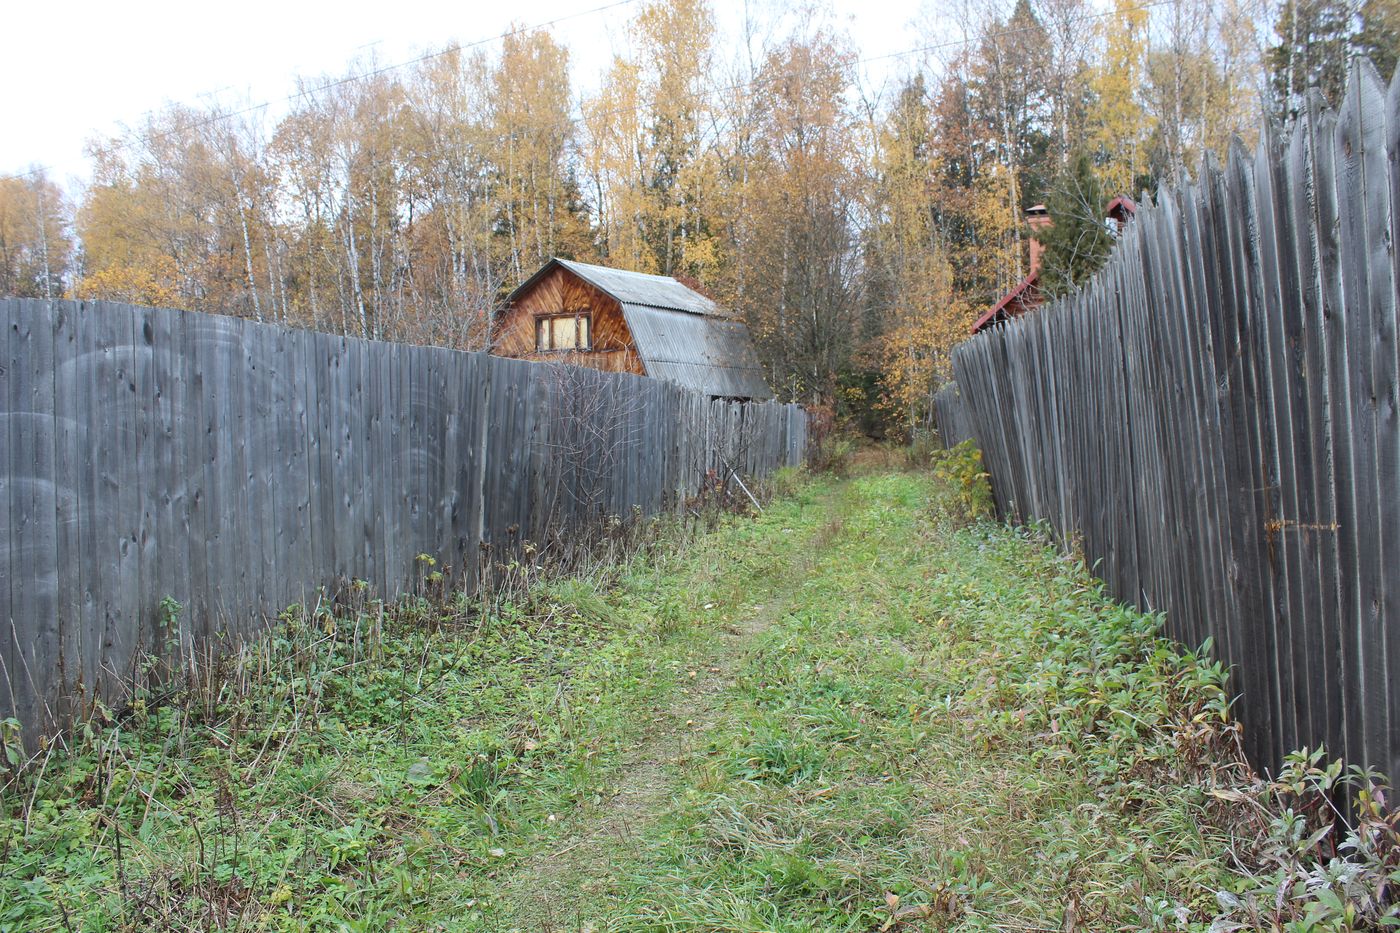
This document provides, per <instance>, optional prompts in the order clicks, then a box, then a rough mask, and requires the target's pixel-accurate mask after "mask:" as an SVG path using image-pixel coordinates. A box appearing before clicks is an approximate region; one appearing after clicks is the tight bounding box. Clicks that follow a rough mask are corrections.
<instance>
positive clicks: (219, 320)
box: [0, 300, 806, 738]
mask: <svg viewBox="0 0 1400 933" xmlns="http://www.w3.org/2000/svg"><path fill="white" fill-rule="evenodd" d="M0 321H3V323H4V328H5V329H4V334H3V336H0V376H2V378H0V549H3V550H2V551H0V607H3V609H0V612H3V614H4V615H3V623H4V625H3V630H2V631H0V634H3V637H2V638H0V719H3V718H7V717H9V716H15V717H17V718H18V719H19V720H20V721H21V722H22V723H24V724H25V726H26V727H27V734H28V735H29V736H30V737H31V738H32V737H33V736H36V735H37V734H39V733H40V732H41V731H44V730H47V729H50V728H52V727H54V726H61V725H64V724H66V723H67V722H68V721H69V720H70V718H71V717H72V716H74V715H80V714H81V712H82V710H83V708H84V707H85V701H86V700H88V699H90V698H91V697H92V696H93V695H96V696H98V697H101V698H103V699H104V700H105V701H106V702H108V703H113V702H117V701H119V700H120V698H121V697H122V696H123V695H124V693H125V691H126V690H128V689H129V686H130V684H131V682H132V679H133V677H134V672H133V669H134V667H135V666H136V664H137V660H138V657H139V652H140V651H142V650H145V651H151V652H156V653H160V652H161V651H162V650H164V649H165V648H166V646H168V645H170V644H171V640H172V639H178V644H179V645H180V646H181V650H182V651H189V650H191V649H192V648H194V647H195V646H198V645H205V646H207V645H209V644H211V643H216V642H219V641H220V640H222V639H225V638H230V637H233V638H236V637H237V636H240V635H244V634H247V633H250V632H254V631H257V630H258V629H259V628H260V627H261V626H262V625H263V623H264V620H265V619H266V618H267V617H268V616H269V615H272V614H275V613H277V612H278V611H280V610H281V609H283V608H284V607H286V606H287V605H289V604H292V603H298V602H306V601H308V600H313V599H315V598H316V597H317V594H318V592H319V591H320V590H321V589H322V588H335V587H337V586H339V585H341V584H343V583H344V582H346V581H350V580H355V579H362V580H366V581H368V582H369V583H370V584H371V585H372V586H373V588H374V590H375V591H376V592H377V593H378V594H380V595H383V596H385V597H387V598H390V599H392V598H394V597H395V596H397V595H399V594H402V593H405V592H408V591H410V590H411V589H412V588H413V586H414V584H415V581H416V580H417V579H418V576H419V574H420V572H421V568H419V567H418V566H416V562H415V558H416V556H417V555H418V554H422V553H426V554H430V555H433V556H434V557H436V558H437V559H438V561H439V562H440V563H439V569H441V568H443V567H445V568H446V569H447V572H448V573H449V574H450V576H451V577H452V580H453V582H454V583H456V584H459V585H462V586H466V587H471V586H473V585H474V584H475V582H476V580H477V573H478V564H479V562H480V561H481V560H482V555H483V554H486V555H487V556H488V557H489V558H490V559H493V560H507V559H509V557H510V556H511V555H512V554H513V553H514V552H515V549H516V548H518V547H519V546H520V545H521V543H522V542H524V541H525V540H527V539H528V540H531V541H534V542H536V543H545V544H546V545H547V546H548V544H549V543H550V542H553V544H554V545H559V543H560V542H561V541H564V540H566V539H568V540H571V539H573V538H575V537H577V533H578V531H579V529H581V528H585V527H587V525H588V523H590V522H597V521H598V520H599V519H600V518H601V517H602V516H604V515H630V514H632V512H633V510H634V509H637V510H640V512H641V513H643V514H648V515H650V514H655V513H657V512H659V511H661V510H662V509H665V508H668V507H673V506H674V505H675V504H676V503H678V502H679V501H680V500H681V499H682V497H684V496H687V495H690V494H693V493H694V492H696V491H697V489H698V488H699V486H700V484H701V482H702V481H703V478H704V475H705V473H706V471H707V470H711V469H715V470H718V469H721V468H722V466H723V464H725V463H733V464H734V465H736V466H737V467H738V468H739V469H741V470H743V471H746V472H747V473H749V474H751V475H760V474H763V473H766V472H768V471H770V470H772V469H774V468H775V467H778V466H782V465H785V464H796V463H798V462H800V460H801V459H802V457H803V455H804V451H805V446H806V415H805V413H804V412H803V411H802V409H800V408H799V407H797V406H785V405H777V404H771V403H769V404H754V405H743V406H738V405H728V404H725V403H721V402H710V401H708V400H707V399H705V398H703V397H700V396H697V395H694V394H692V393H687V392H686V391H684V390H682V389H679V388H677V387H675V386H673V385H670V384H667V383H662V382H658V381H656V380H653V379H646V378H642V377H637V376H631V375H625V374H613V373H601V372H596V371H593V370H585V369H580V368H578V367H569V366H548V365H540V364H531V363H524V362H520V361H516V360H506V359H500V358H497V357H490V356H487V355H485V354H473V353H461V352H456V351H452V350H444V349H437V348H432V347H414V346H405V345H400V344H391V343H382V342H372V341H364V340H357V339H350V338H343V337H337V336H333V335H330V334H324V333H316V332H312V331H304V330H292V329H286V328H282V327H275V326H265V325H259V324H254V323H251V322H248V321H243V320H239V319H236V318H231V317H218V316H211V315H204V314H194V313H189V312H182V311H172V310H159V309H151V308H134V307H128V306H124V305H113V304H105V303H79V302H52V303H49V302H41V301H20V300H5V301H0ZM569 532H573V533H572V534H569ZM165 597H170V598H172V599H174V600H176V601H178V602H179V603H180V604H181V605H183V606H184V607H185V609H184V612H183V613H182V614H181V615H180V616H179V620H178V631H172V632H165V631H162V630H161V627H160V625H161V612H160V605H161V601H162V599H164V598H165Z"/></svg>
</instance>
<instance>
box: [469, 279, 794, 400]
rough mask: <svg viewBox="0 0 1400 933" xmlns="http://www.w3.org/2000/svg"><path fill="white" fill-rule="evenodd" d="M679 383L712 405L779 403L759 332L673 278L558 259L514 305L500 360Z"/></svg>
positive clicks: (498, 350)
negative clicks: (715, 401) (766, 374)
mask: <svg viewBox="0 0 1400 933" xmlns="http://www.w3.org/2000/svg"><path fill="white" fill-rule="evenodd" d="M491 352H493V353H495V354H496V355H497V356H506V357H512V358H514V359H522V360H535V361H557V362H565V363H571V364H574V365H578V366H591V367H593V368H595V369H606V370H611V371H615V372H627V373H635V374H636V375H639V376H650V377H652V378H655V379H664V380H666V381H668V382H674V383H676V384H678V385H681V386H683V387H685V388H687V389H692V390H694V391H697V392H701V393H704V394H705V395H708V396H710V397H711V398H726V399H743V400H762V399H770V398H772V397H773V393H772V391H771V390H770V389H769V388H768V384H767V382H766V381H765V380H764V378H763V368H762V366H761V365H760V364H759V362H758V356H757V354H756V353H755V352H754V347H753V340H752V339H751V337H750V335H749V330H748V328H747V327H746V326H744V324H743V323H742V322H741V321H736V320H734V319H733V318H731V317H729V316H728V315H726V314H725V313H724V312H723V311H722V310H721V309H720V308H719V306H718V305H716V304H715V302H714V301H713V300H711V299H710V298H708V297H707V296H705V295H702V294H700V293H699V292H697V291H695V290H694V289H692V288H689V287H687V286H686V285H684V284H682V283H681V282H678V281H676V280H675V279H673V278H670V277H669V276H664V275H646V274H644V273H641V272H625V271H623V270H621V269H609V268H607V267H606V266H594V265H589V264H588V263H582V262H573V261H572V260H568V259H551V260H550V261H549V262H547V263H545V264H544V266H543V267H542V268H541V269H540V270H539V271H538V272H536V273H535V274H534V275H532V276H530V278H528V279H527V280H526V281H525V282H524V283H523V284H521V285H520V287H519V288H517V289H516V290H515V291H513V292H511V294H510V296H509V297H508V298H507V299H506V307H505V310H504V311H503V312H502V313H501V315H500V317H499V319H498V322H497V327H496V339H495V342H494V344H493V347H492V351H491Z"/></svg>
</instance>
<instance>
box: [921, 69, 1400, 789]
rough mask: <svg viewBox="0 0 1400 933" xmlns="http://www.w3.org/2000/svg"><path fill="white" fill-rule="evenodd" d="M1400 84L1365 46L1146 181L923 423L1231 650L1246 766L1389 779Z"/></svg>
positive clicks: (1228, 657)
mask: <svg viewBox="0 0 1400 933" xmlns="http://www.w3.org/2000/svg"><path fill="white" fill-rule="evenodd" d="M1397 234H1400V83H1392V85H1391V87H1390V89H1389V93H1388V94H1387V91H1386V88H1385V87H1384V86H1383V85H1382V84H1381V82H1380V80H1379V78H1378V77H1377V76H1376V74H1375V71H1374V69H1373V68H1372V67H1371V66H1370V64H1369V63H1364V62H1363V63H1360V64H1358V65H1357V67H1356V68H1355V69H1354V71H1353V74H1352V76H1351V82H1350V85H1349V88H1348V91H1347V94H1346V98H1345V101H1344V102H1343V103H1342V105H1341V106H1340V107H1339V108H1338V110H1337V111H1335V112H1331V111H1328V110H1327V109H1326V108H1325V107H1324V106H1323V105H1322V103H1321V102H1320V100H1319V99H1318V98H1317V97H1316V96H1314V97H1313V98H1312V99H1310V101H1309V105H1308V107H1307V110H1306V113H1304V114H1303V115H1302V117H1301V118H1300V119H1299V120H1298V121H1297V122H1296V124H1295V125H1294V126H1293V127H1292V128H1291V129H1290V130H1289V131H1288V132H1286V133H1284V132H1280V131H1276V130H1274V129H1272V128H1270V129H1268V130H1267V131H1266V133H1265V135H1264V140H1263V142H1261V143H1260V145H1259V147H1258V150H1257V151H1256V152H1255V153H1254V154H1253V155H1252V156H1251V155H1250V154H1248V153H1246V152H1245V151H1243V150H1242V149H1239V148H1237V149H1236V150H1234V151H1232V152H1231V154H1230V156H1229V159H1228V164H1227V165H1226V166H1225V167H1224V169H1223V171H1222V170H1218V169H1217V168H1215V167H1210V166H1208V167H1207V170H1206V171H1205V172H1203V177H1202V178H1201V180H1200V181H1199V182H1197V183H1190V182H1187V181H1182V182H1180V183H1178V184H1177V185H1176V186H1175V187H1174V189H1172V190H1164V191H1163V192H1162V193H1161V194H1160V195H1159V196H1158V198H1157V202H1156V204H1155V206H1144V208H1143V210H1142V211H1141V212H1140V213H1139V215H1138V219H1137V222H1136V224H1135V225H1134V226H1133V227H1132V228H1131V229H1130V230H1129V231H1128V232H1127V234H1126V235H1125V236H1124V238H1123V240H1122V241H1121V242H1120V243H1119V244H1118V246H1117V248H1116V251H1115V252H1114V254H1113V256H1112V257H1111V258H1110V260H1109V263H1108V265H1107V268H1106V269H1105V270H1104V271H1103V272H1102V273H1100V274H1099V275H1098V277H1097V278H1096V279H1095V280H1094V281H1093V282H1092V283H1091V284H1090V286H1089V287H1087V288H1085V289H1084V290H1082V291H1081V292H1079V293H1078V294H1076V295H1074V296H1073V297H1070V298H1067V299H1065V300H1062V301H1059V302H1057V303H1055V304H1053V305H1051V306H1048V307H1046V308H1044V309H1042V310H1040V311H1037V312H1035V313H1033V314H1030V315H1027V316H1025V317H1023V318H1021V319H1020V320H1017V321H1015V322H1013V323H1011V324H1009V325H1008V326H1006V327H1003V328H1000V329H998V330H996V331H993V332H989V333H986V334H984V335H981V336H979V337H976V338H974V339H973V340H971V341H969V342H968V343H966V344H964V345H963V346H962V347H961V348H960V349H959V350H958V351H957V352H956V353H955V357H954V369H955V373H956V381H957V392H956V393H949V394H944V395H940V396H939V397H938V400H937V403H938V408H939V420H940V424H941V425H942V429H943V431H944V432H945V436H946V439H947V440H949V441H951V442H956V441H957V440H959V439H961V438H962V437H963V436H966V435H968V434H970V435H971V436H973V437H975V438H976V440H977V442H978V444H979V445H980V446H981V448H982V450H983V454H984V457H985V462H986V464H987V468H988V471H989V472H990V474H991V476H992V479H993V488H994V491H995V494H996V497H997V501H998V504H999V507H1000V508H1001V509H1002V510H1003V511H1004V512H1005V514H1006V515H1007V516H1009V517H1011V518H1013V519H1019V520H1027V519H1033V518H1034V519H1042V520H1045V521H1047V522H1048V523H1049V524H1050V525H1051V526H1052V527H1053V528H1054V529H1055V530H1056V531H1057V532H1058V533H1059V534H1060V535H1061V536H1063V537H1064V538H1066V539H1073V540H1076V541H1078V542H1081V543H1082V546H1083V550H1084V553H1085V555H1086V557H1087V558H1088V559H1089V561H1090V562H1091V563H1092V564H1093V565H1094V566H1095V568H1096V572H1097V573H1098V575H1099V576H1100V577H1101V578H1102V579H1104V580H1105V581H1106V582H1107V583H1108V584H1109V586H1110V588H1111V590H1112V591H1113V593H1114V594H1116V595H1117V596H1119V597H1121V598H1123V599H1125V600H1128V601H1131V602H1134V603H1137V604H1138V605H1140V606H1144V607H1148V608H1151V609H1159V610H1164V611H1165V612H1166V614H1167V625H1168V630H1169V631H1170V633H1171V634H1173V635H1174V636H1175V637H1177V638H1178V639H1180V640H1181V641H1184V642H1186V643H1188V644H1193V645H1194V644H1200V643H1201V642H1203V641H1204V640H1205V639H1206V638H1207V637H1210V638H1213V639H1214V644H1215V650H1216V653H1217V654H1218V656H1219V657H1220V658H1222V659H1223V660H1225V661H1227V662H1228V663H1229V664H1231V665H1232V666H1233V668H1234V678H1235V679H1234V681H1233V683H1234V686H1235V688H1236V689H1237V691H1238V693H1239V695H1240V702H1239V705H1238V707H1237V709H1238V714H1239V716H1240V718H1241V720H1242V722H1243V723H1244V725H1245V727H1246V741H1247V745H1248V749H1249V751H1250V754H1251V756H1252V758H1253V759H1254V761H1255V763H1256V765H1257V766H1262V767H1265V768H1270V769H1272V768H1276V767H1277V766H1278V764H1279V762H1280V760H1281V757H1282V756H1283V755H1284V754H1286V753H1287V752H1288V751H1289V750H1291V749H1294V748H1297V747H1300V746H1304V745H1309V746H1313V747H1315V746H1316V745H1317V744H1318V743H1319V742H1325V743H1326V744H1327V746H1328V748H1329V750H1331V751H1332V752H1334V753H1338V754H1344V755H1345V757H1346V758H1347V759H1348V760H1349V761H1350V762H1352V763H1353V764H1359V765H1367V766H1371V767H1375V768H1380V769H1383V770H1387V771H1388V772H1389V773H1390V774H1391V775H1392V776H1396V777H1400V431H1397V408H1400V399H1397V383H1400V376H1397V371H1398V370H1400V364H1398V363H1397V347H1396V305H1397V281H1398V280H1397V254H1396V249H1395V244H1396V237H1397Z"/></svg>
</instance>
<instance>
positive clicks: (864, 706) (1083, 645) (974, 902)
mask: <svg viewBox="0 0 1400 933" xmlns="http://www.w3.org/2000/svg"><path fill="white" fill-rule="evenodd" d="M946 494H947V493H946V491H945V490H943V489H941V488H940V487H938V486H937V485H936V484H935V483H934V481H933V480H931V479H928V478H924V477H919V476H916V475H913V474H888V475H874V476H863V477H858V478H855V479H851V480H843V481H837V480H823V481H820V482H816V483H813V484H810V485H808V486H805V487H803V488H801V489H799V490H798V491H797V492H796V493H795V494H793V495H791V496H789V497H786V498H783V499H780V500H778V501H777V502H775V503H774V504H773V505H772V506H770V507H769V508H768V510H767V511H766V512H765V513H764V514H763V515H762V516H761V517H759V518H757V519H732V520H728V521H726V522H725V523H724V524H723V526H722V527H721V528H720V529H719V530H718V531H716V532H714V533H711V534H708V535H705V536H702V537H701V538H699V539H697V540H695V541H693V542H690V543H689V544H687V545H685V546H683V547H680V548H678V549H676V550H675V551H674V552H673V553H670V554H668V555H667V556H665V557H663V558H658V559H655V560H652V561H650V562H639V563H637V564H635V565H633V566H630V567H628V568H626V569H625V571H623V572H622V573H621V574H620V575H619V576H617V577H615V578H614V579H612V580H611V581H609V582H608V583H607V584H606V585H601V584H599V583H597V582H589V581H580V580H565V581H559V582H556V583H553V584H549V585H542V586H539V587H537V588H536V589H535V591H533V592H532V593H531V594H530V596H529V597H528V598H527V599H525V600H524V601H522V602H521V603H520V604H519V605H517V606H513V607H507V608H506V610H505V612H504V613H503V615H502V616H501V617H500V618H499V619H495V620H493V621H492V622H491V623H490V624H489V625H487V626H482V625H481V624H480V623H476V624H475V627H468V628H467V629H463V628H462V627H461V625H459V624H456V623H454V622H452V619H453V618H455V617H454V616H453V614H452V613H451V612H448V613H447V617H446V618H443V616H442V613H441V612H440V611H439V610H434V609H431V608H430V607H428V606H427V605H426V604H422V605H418V606H416V607H412V606H411V607H407V608H405V609H401V610H399V611H398V612H397V613H393V614H391V616H390V618H389V619H388V620H387V621H386V623H385V627H384V631H383V632H382V634H378V635H377V636H376V637H374V638H369V637H366V638H363V639H362V638H361V634H362V625H363V623H364V617H363V616H358V617H353V618H352V617H345V616H340V617H336V616H325V617H322V616H319V615H318V616H314V617H307V618H304V619H302V620H301V621H300V622H295V621H294V622H289V623H288V628H287V631H286V632H284V633H283V634H282V635H279V636H278V638H277V639H273V640H272V642H270V645H271V647H269V648H268V649H267V651H266V653H265V654H263V655H259V656H258V660H257V664H258V669H259V670H261V671H268V670H274V671H283V672H285V676H283V675H282V674H279V675H277V676H276V677H273V678H272V679H271V680H266V679H264V680H255V679H252V678H247V679H245V680H246V681H247V683H252V684H253V685H252V686H247V685H246V684H245V687H244V688H243V689H242V692H240V691H239V690H234V689H232V688H227V689H225V690H224V693H223V694H221V697H222V699H220V700H219V701H218V702H217V703H204V704H200V703H191V704H188V706H187V707H186V708H177V709H166V710H162V711H160V712H158V713H156V714H151V715H141V716H138V717H137V719H136V721H134V722H132V723H128V724H127V725H126V726H125V727H124V728H120V729H116V730H109V731H107V732H101V733H97V734H96V735H95V736H93V737H92V739H91V740H90V741H89V743H88V744H86V745H81V746H80V747H79V749H78V750H77V751H76V752H74V753H73V754H72V755H67V756H59V760H57V761H55V762H54V763H53V764H52V765H51V766H50V767H49V768H48V769H47V771H46V774H45V776H44V778H43V779H42V780H41V781H40V782H39V784H38V785H37V786H32V787H24V788H20V789H19V793H16V788H13V787H12V788H9V789H7V791H6V793H7V796H6V797H5V800H4V802H5V807H6V811H5V813H6V816H5V821H4V822H3V823H0V853H3V858H4V863H3V865H0V868H3V869H4V870H3V871H0V878H2V879H3V880H0V930H7V929H16V930H19V929H24V930H31V929H33V930H63V929H68V928H81V929H91V930H104V929H111V930H117V929H209V928H227V929H264V930H308V931H309V930H342V929H343V930H384V929H396V930H483V931H484V930H502V931H506V930H521V931H531V933H533V931H564V930H569V931H593V933H601V931H605V930H617V931H643V930H646V931H653V930H654V931H681V930H691V931H715V933H720V931H735V933H757V931H772V933H779V931H781V933H797V931H846V930H849V931H873V930H942V929H960V930H979V929H981V930H1067V929H1082V930H1110V929H1132V930H1137V929H1181V928H1184V927H1190V926H1193V925H1194V926H1197V927H1198V928H1200V929H1205V928H1206V927H1207V926H1208V925H1209V917H1210V916H1211V914H1212V913H1213V911H1214V908H1215V903H1216V902H1215V891H1216V890H1217V889H1219V888H1221V887H1225V886H1227V885H1229V884H1230V883H1231V876H1230V874H1229V872H1228V871H1227V865H1226V864H1225V863H1224V857H1225V853H1227V852H1228V850H1229V840H1228V839H1225V838H1223V837H1221V836H1219V834H1218V833H1217V831H1215V830H1210V829H1204V828H1202V827H1211V826H1218V825H1226V824H1228V820H1225V819H1223V818H1222V813H1221V811H1220V808H1221V807H1222V806H1224V804H1222V802H1221V800H1219V799H1218V798H1217V797H1216V796H1213V795H1212V794H1211V790H1212V789H1213V783H1212V782H1213V781H1214V780H1215V779H1216V776H1217V775H1216V771H1215V765H1214V762H1215V760H1216V759H1215V758H1214V757H1213V750H1214V747H1215V744H1214V743H1216V742H1218V740H1219V735H1220V732H1219V725H1220V724H1221V723H1222V721H1223V720H1222V718H1221V716H1220V712H1221V710H1222V708H1223V704H1222V698H1221V693H1220V691H1219V690H1218V688H1216V687H1215V686H1214V685H1215V683H1216V681H1217V679H1218V672H1214V671H1212V670H1211V669H1210V668H1208V667H1206V666H1204V665H1202V664H1199V663H1196V662H1195V661H1194V660H1193V659H1190V658H1182V657H1180V656H1179V655H1177V654H1176V653H1175V652H1174V651H1172V650H1170V649H1169V648H1168V647H1167V646H1166V645H1165V644H1164V643H1163V642H1161V641H1159V640H1158V639H1157V638H1156V634H1155V632H1156V627H1155V623H1154V621H1153V620H1151V619H1148V618H1144V617H1143V616H1141V615H1139V614H1136V613H1133V612H1130V611H1127V610H1124V609H1121V608H1119V607H1116V606H1114V605H1112V604H1111V603H1109V602H1107V601H1106V600H1105V599H1104V598H1103V597H1102V595H1101V593H1100V591H1099V589H1098V587H1097V586H1096V585H1095V584H1093V582H1092V581H1091V580H1090V579H1089V578H1087V577H1086V576H1085V575H1084V574H1083V573H1082V572H1081V571H1080V570H1078V569H1076V568H1075V566H1074V565H1072V564H1071V563H1069V562H1067V561H1064V560H1062V559H1060V558H1059V557H1057V556H1056V555H1055V554H1053V553H1052V552H1050V551H1049V550H1047V549H1046V548H1044V547H1043V546H1041V545H1040V544H1038V543H1036V542H1035V541H1033V540H1031V539H1029V538H1027V537H1025V536H1023V535H1018V534H1017V533H1015V532H1012V531H1010V530H1007V529H1003V528H1000V527H996V526H991V525H983V526H976V527H973V528H963V529H960V528H957V527H955V525H954V524H953V523H951V522H950V521H949V520H948V519H947V518H946V513H945V512H944V510H943V509H942V508H941V507H940V505H939V502H940V499H941V497H942V496H944V495H946ZM352 615H353V614H352ZM352 627H353V634H352V633H351V630H352ZM240 683H244V681H240ZM201 710H202V711H201ZM31 794H32V798H33V800H34V801H35V802H34V804H33V805H32V806H22V805H20V804H22V803H23V800H22V796H24V797H27V796H30V795H31ZM21 795H22V796H21ZM214 840H218V841H214Z"/></svg>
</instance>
